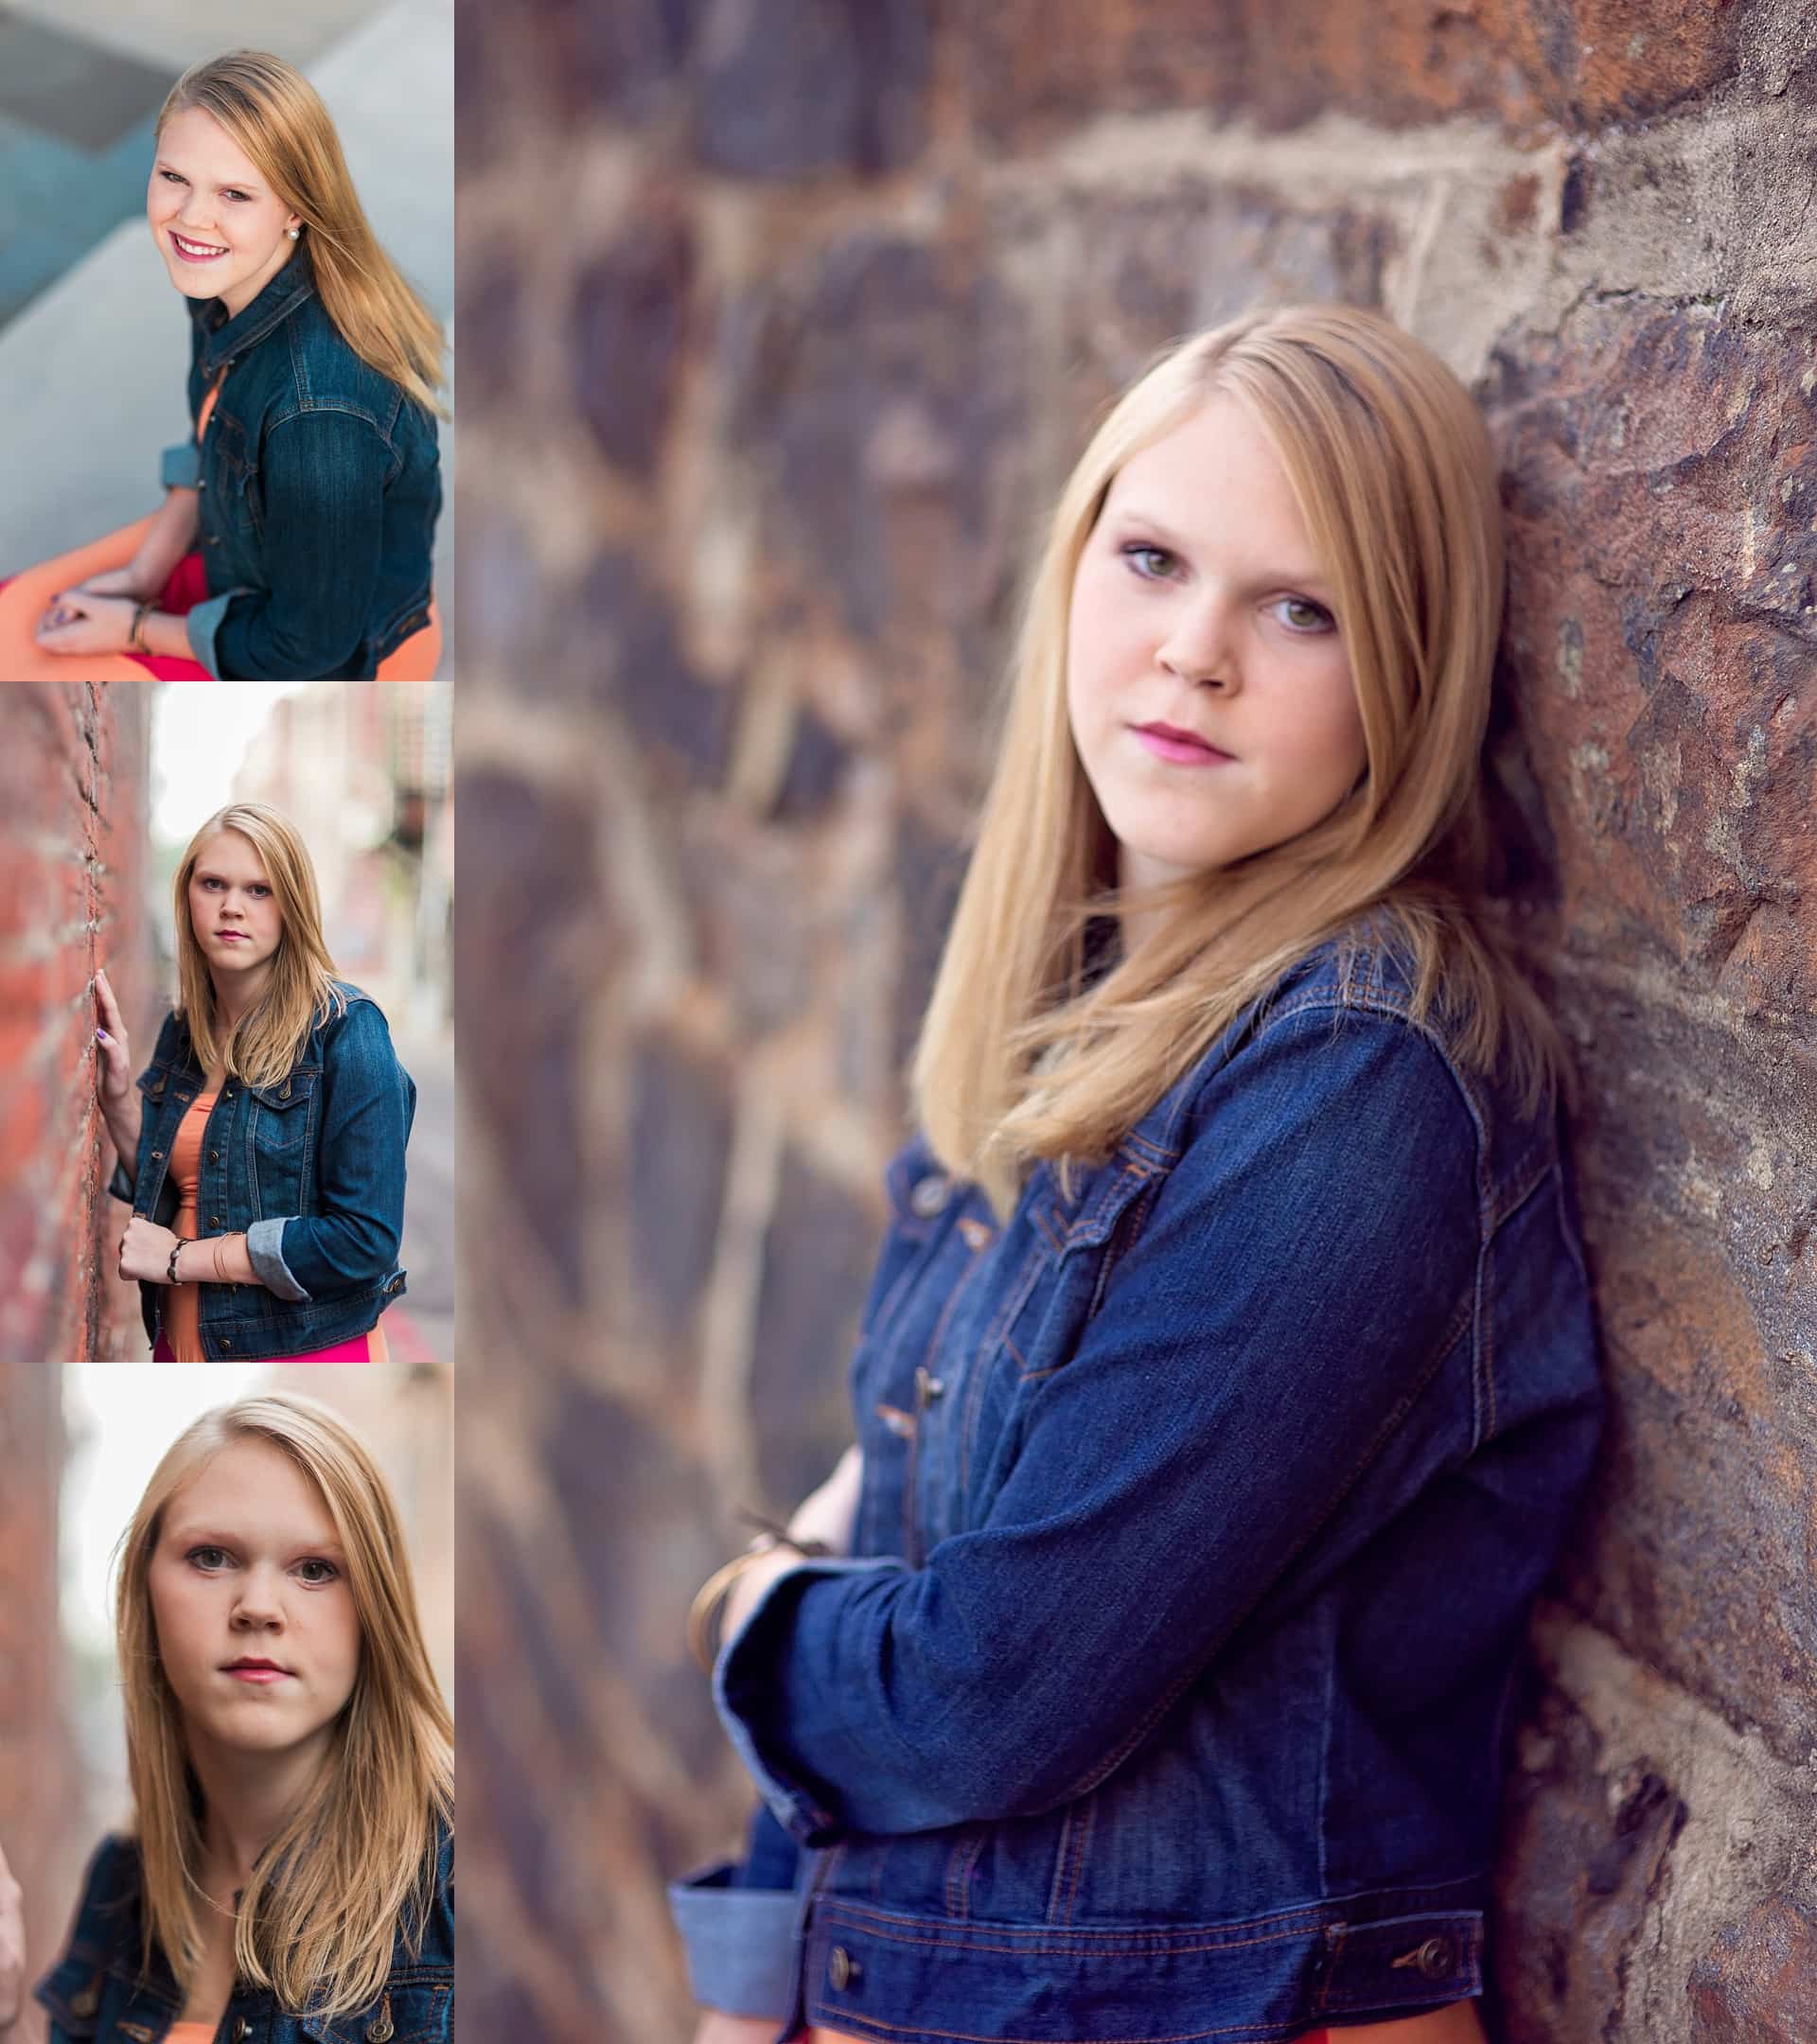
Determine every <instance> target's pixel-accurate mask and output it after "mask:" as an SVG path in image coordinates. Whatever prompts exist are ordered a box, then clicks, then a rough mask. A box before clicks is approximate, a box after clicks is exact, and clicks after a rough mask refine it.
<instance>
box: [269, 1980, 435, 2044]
mask: <svg viewBox="0 0 1817 2044" xmlns="http://www.w3.org/2000/svg"><path fill="white" fill-rule="evenodd" d="M295 2034H296V2035H299V2036H303V2037H308V2038H310V2039H311V2040H314V2044H442V2040H443V2039H444V2038H450V2037H452V2036H453V2035H454V1980H453V1975H452V1972H451V1971H443V1970H441V1969H437V1970H436V1971H435V1972H434V1973H433V1974H431V1975H426V1976H419V1977H416V1978H413V1979H410V1980H405V1981H393V1982H391V1983H390V1984H389V1985H388V1986H387V1987H386V1989H385V1991H384V1993H383V1994H382V1995H380V1996H379V2000H377V2001H375V2002H374V2003H373V2005H372V2006H371V2007H370V2008H367V2009H362V2010H360V2011H359V2012H358V2013H357V2014H355V2015H352V2016H338V2017H336V2018H334V2019H333V2020H332V2021H331V2022H330V2021H323V2020H319V2019H318V2020H314V2021H306V2022H304V2023H302V2024H301V2025H300V2026H299V2028H298V2030H297V2032H296V2033H295Z"/></svg>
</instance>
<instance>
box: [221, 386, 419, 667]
mask: <svg viewBox="0 0 1817 2044" xmlns="http://www.w3.org/2000/svg"><path fill="white" fill-rule="evenodd" d="M390 459H391V457H390V453H389V450H388V449H387V448H386V446H385V443H384V441H383V440H382V439H381V438H380V437H379V432H378V429H377V428H376V427H374V426H371V425H369V424H368V423H367V422H366V421H365V420H364V419H362V418H360V417H358V416H356V415H355V414H353V413H350V412H336V411H328V410H323V411H318V412H308V413H303V414H298V415H297V416H296V417H294V418H290V419H286V420H284V421H282V422H281V423H280V424H279V425H277V426H275V427H273V429H272V431H271V432H270V433H269V434H268V435H267V437H266V441H265V445H264V449H263V451H262V454H261V459H260V479H261V483H262V485H263V489H264V498H265V529H264V534H263V537H262V541H261V552H262V565H263V568H264V574H265V584H266V586H265V588H264V589H262V590H227V591H225V592H224V593H223V594H221V595H220V596H211V597H210V598H209V599H208V601H207V602H206V603H203V604H198V605H197V607H196V608H195V609H193V610H192V611H191V612H190V613H189V616H188V619H187V621H186V624H185V645H184V648H183V652H184V655H185V658H188V659H191V660H196V661H201V663H202V664H203V666H204V667H205V668H207V670H208V672H209V673H210V674H211V675H214V676H216V677H217V678H221V679H225V678H230V677H231V678H235V679H238V680H271V681H314V680H320V679H322V678H324V677H325V676H330V675H335V674H338V673H340V672H341V670H342V669H343V668H344V667H345V666H346V665H347V663H348V662H349V661H351V660H352V658H353V656H354V653H355V652H356V650H357V649H358V647H359V645H360V643H361V641H362V639H363V638H364V636H365V630H366V623H367V619H368V616H369V614H370V612H371V608H372V598H373V592H374V590H376V589H377V588H378V585H379V538H380V535H381V533H382V530H383V523H384V486H385V475H386V471H387V468H388V467H389V466H390Z"/></svg>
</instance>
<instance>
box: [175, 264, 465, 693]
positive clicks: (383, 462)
mask: <svg viewBox="0 0 1817 2044" xmlns="http://www.w3.org/2000/svg"><path fill="white" fill-rule="evenodd" d="M189 317H190V320H191V322H192V329H191V335H190V368H189V415H190V417H191V419H192V420H193V419H197V418H200V416H201V415H202V402H203V397H204V396H206V394H207V392H208V389H209V386H210V385H211V384H212V383H213V382H214V380H215V377H216V375H217V373H218V372H219V371H221V370H223V369H224V370H225V371H226V376H225V379H224V380H223V381H222V383H221V395H220V396H219V397H218V398H217V399H216V401H215V409H214V414H213V415H212V417H211V418H210V420H209V423H208V430H207V432H206V433H205V435H204V436H203V442H202V445H201V446H200V448H199V447H198V446H197V444H196V442H195V440H194V438H193V436H192V437H191V438H190V439H188V440H186V441H182V442H179V444H178V445H177V446H175V447H173V448H170V449H167V450H166V452H165V456H164V481H165V484H166V485H167V486H169V485H178V484H186V485H191V486H193V487H195V488H196V489H198V490H199V491H200V492H201V496H200V500H199V508H200V513H201V523H200V535H201V537H200V541H199V543H200V546H201V549H202V556H203V572H204V573H205V576H206V578H207V583H208V600H207V602H206V603H203V604H199V605H198V606H197V607H196V608H195V609H193V610H192V611H191V612H190V613H189V618H188V628H189V643H190V647H191V649H192V651H193V652H194V654H195V657H196V659H197V660H198V661H200V662H201V663H202V664H203V666H204V667H205V668H207V670H208V672H209V673H210V674H211V675H213V676H215V677H216V678H217V679H226V678H234V679H237V680H271V681H331V680H353V681H369V680H370V679H371V678H373V676H374V675H375V674H376V673H377V672H378V670H379V661H381V660H383V659H384V658H385V656H386V655H387V654H389V653H391V652H393V651H394V650H395V649H396V648H397V646H398V645H399V644H400V643H402V642H403V641H404V640H405V639H407V638H408V637H409V636H410V635H411V633H412V632H414V631H415V630H416V629H417V628H418V627H419V626H422V625H424V624H425V623H427V622H428V618H429V599H430V556H431V552H432V548H433V545H434V539H435V520H436V518H437V516H438V515H439V513H440V511H441V507H442V483H441V471H440V466H439V463H440V457H439V453H438V450H437V446H436V435H435V421H434V419H433V417H432V415H431V414H429V413H427V412H424V411H423V410H422V409H421V408H420V407H419V406H417V405H415V404H413V403H412V402H411V400H410V399H409V398H408V397H406V396H405V395H404V393H403V392H402V391H401V390H400V389H399V388H398V386H397V384H395V383H393V382H392V381H391V380H390V379H388V378H386V377H383V376H380V375H379V372H378V371H377V370H376V369H372V368H369V367H368V366H367V365H366V364H365V363H364V362H363V361H361V359H360V358H359V356H358V355H356V354H355V353H354V352H353V350H352V348H350V347H349V346H348V345H347V344H346V342H345V341H344V340H343V339H342V337H341V333H340V329H339V328H338V327H337V326H335V324H334V322H333V321H332V320H331V319H330V318H329V317H328V315H327V313H326V310H325V309H324V308H323V305H322V301H321V299H320V297H319V296H318V295H317V293H316V288H315V274H314V271H313V268H312V267H311V264H310V261H309V242H308V239H307V238H305V239H304V240H303V241H302V242H300V243H299V244H298V246H297V251H296V254H295V255H292V256H291V259H290V261H289V262H287V263H286V264H285V265H284V267H283V269H281V270H280V271H279V272H278V273H277V274H276V275H275V276H274V277H273V279H272V281H271V282H270V283H269V284H268V285H266V287H265V289H264V290H263V291H260V292H259V294H258V296H257V297H256V298H255V299H254V300H253V302H252V304H251V305H249V306H248V307H247V308H245V310H244V311H243V312H240V313H238V315H236V316H235V317H234V318H232V319H229V318H228V317H227V308H226V307H225V306H223V305H222V304H221V300H220V299H218V298H207V299H201V300H196V299H192V300H190V301H189Z"/></svg>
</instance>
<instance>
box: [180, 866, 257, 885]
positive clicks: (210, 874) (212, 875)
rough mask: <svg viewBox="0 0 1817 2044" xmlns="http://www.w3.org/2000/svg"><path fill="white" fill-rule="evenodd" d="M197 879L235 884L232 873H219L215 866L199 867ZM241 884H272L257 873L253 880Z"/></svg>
mask: <svg viewBox="0 0 1817 2044" xmlns="http://www.w3.org/2000/svg"><path fill="white" fill-rule="evenodd" d="M195 877H196V878H197V879H198V880H225V881H226V882H227V883H228V885H229V886H231V885H232V884H233V875H232V874H231V873H224V872H218V871H217V870H216V868H214V867H213V866H198V867H197V868H196V872H195ZM241 884H242V885H243V886H245V887H270V886H271V884H272V883H271V882H270V881H269V880H268V879H266V877H265V875H264V874H263V873H256V874H255V875H254V877H253V878H252V879H250V880H247V881H244V882H242V883H241Z"/></svg>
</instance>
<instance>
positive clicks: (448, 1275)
mask: <svg viewBox="0 0 1817 2044" xmlns="http://www.w3.org/2000/svg"><path fill="white" fill-rule="evenodd" d="M397 1052H398V1055H399V1057H400V1058H401V1059H402V1060H403V1065H404V1069H405V1070H406V1071H408V1072H409V1074H410V1076H411V1077H412V1078H413V1079H414V1080H415V1082H416V1116H415V1120H414V1121H413V1122H412V1123H411V1129H410V1152H409V1155H408V1156H407V1158H406V1159H405V1172H404V1241H403V1247H402V1248H401V1249H400V1250H399V1251H398V1255H397V1260H398V1262H399V1263H401V1264H402V1265H403V1267H404V1270H405V1272H406V1273H407V1274H408V1277H409V1280H410V1283H409V1289H408V1290H407V1291H406V1292H405V1294H404V1295H403V1297H402V1298H401V1299H399V1300H398V1302H397V1305H395V1306H390V1307H387V1308H386V1310H385V1346H386V1348H388V1349H389V1350H390V1352H391V1358H392V1361H393V1362H394V1363H443V1364H449V1365H451V1364H452V1363H453V1361H454V1267H455V1236H454V1222H455V1212H454V1045H453V1038H452V1036H451V1035H450V1033H449V1032H448V1031H436V1032H435V1033H433V1034H430V1033H428V1032H422V1033H419V1034H416V1035H411V1034H409V1033H407V1032H406V1033H404V1034H402V1035H401V1036H400V1038H399V1040H398V1045H397Z"/></svg>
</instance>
